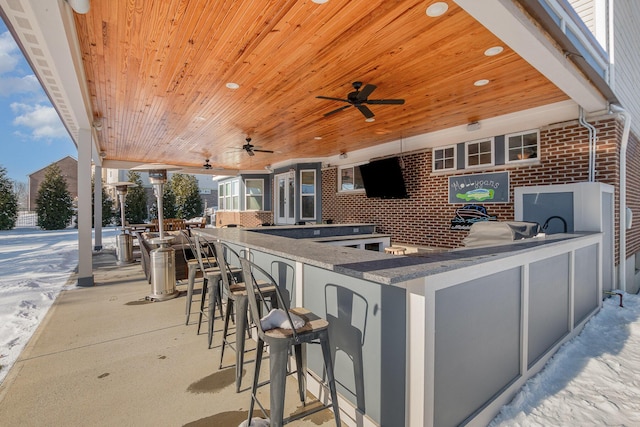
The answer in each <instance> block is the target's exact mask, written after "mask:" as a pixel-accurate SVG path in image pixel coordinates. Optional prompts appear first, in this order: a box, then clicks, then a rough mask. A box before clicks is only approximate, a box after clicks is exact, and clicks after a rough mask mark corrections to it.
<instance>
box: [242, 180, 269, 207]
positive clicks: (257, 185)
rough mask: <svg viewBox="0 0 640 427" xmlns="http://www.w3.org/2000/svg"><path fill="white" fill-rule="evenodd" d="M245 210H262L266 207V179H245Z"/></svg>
mask: <svg viewBox="0 0 640 427" xmlns="http://www.w3.org/2000/svg"><path fill="white" fill-rule="evenodd" d="M244 192H245V198H246V199H245V210H247V211H261V210H263V207H264V180H263V179H246V180H245V181H244Z"/></svg>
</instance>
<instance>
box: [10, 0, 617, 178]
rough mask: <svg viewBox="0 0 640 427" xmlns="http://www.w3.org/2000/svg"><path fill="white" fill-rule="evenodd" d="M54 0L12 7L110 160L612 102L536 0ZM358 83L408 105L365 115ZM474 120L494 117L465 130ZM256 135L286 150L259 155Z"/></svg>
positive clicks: (328, 158)
mask: <svg viewBox="0 0 640 427" xmlns="http://www.w3.org/2000/svg"><path fill="white" fill-rule="evenodd" d="M46 2H47V3H48V7H44V6H43V0H30V1H25V2H20V3H18V2H14V1H10V0H0V7H1V9H2V14H3V17H4V19H5V22H7V25H8V26H9V27H10V28H11V30H12V32H13V34H14V35H15V36H16V38H17V39H18V43H19V44H20V46H21V48H22V50H23V52H24V53H25V55H26V56H27V58H28V60H29V62H30V63H31V64H32V65H33V67H34V69H35V70H36V74H37V75H38V78H39V79H40V81H41V82H42V83H43V86H44V87H45V91H46V92H47V94H48V95H49V96H50V98H51V99H52V102H53V104H54V106H55V107H56V109H57V110H58V113H59V114H60V116H61V118H62V120H63V122H64V123H65V126H67V129H68V130H69V132H70V134H71V135H72V137H73V138H74V140H76V142H77V135H78V131H79V129H91V131H92V133H93V135H94V145H95V149H94V153H102V154H103V156H101V157H102V159H103V160H104V164H105V165H106V166H107V167H109V166H111V167H127V166H133V165H136V164H140V163H152V162H153V163H168V164H175V165H179V166H186V167H191V168H194V169H195V170H197V169H198V168H199V167H200V166H201V165H202V164H203V163H204V161H205V159H209V160H210V163H211V164H212V165H213V167H214V169H213V172H214V173H215V171H216V168H227V169H230V170H237V169H239V170H264V169H263V168H264V167H265V166H267V165H271V166H277V165H285V164H288V163H291V162H294V161H314V160H317V161H325V162H331V163H332V164H335V163H339V162H340V160H339V155H340V154H341V153H344V152H349V153H358V154H357V155H356V156H351V155H350V157H349V161H353V160H354V159H357V158H358V156H360V158H361V159H362V160H365V159H367V158H370V157H374V156H375V155H377V154H384V152H385V151H396V152H397V151H402V150H404V151H408V150H412V149H420V148H424V147H428V146H434V145H442V144H448V143H455V142H460V141H463V140H465V139H466V140H472V139H475V138H478V137H481V136H483V135H485V134H490V133H491V132H493V131H494V130H493V129H497V127H496V126H493V127H492V123H493V124H494V125H497V124H499V125H500V129H509V126H511V127H512V128H513V130H518V129H517V128H518V127H520V129H519V130H524V129H526V128H532V127H535V126H536V125H537V124H538V122H542V123H544V120H546V121H547V123H548V122H550V121H557V120H553V119H562V118H563V117H565V116H567V115H568V116H573V117H575V112H576V111H577V106H582V107H584V108H585V109H586V110H587V111H596V110H599V109H604V108H606V107H607V102H608V101H609V100H610V96H609V95H610V94H609V93H607V92H606V89H607V86H606V82H605V84H604V85H603V84H602V83H603V81H604V80H603V78H600V79H598V78H597V76H596V77H594V74H593V73H592V72H591V71H593V70H592V67H591V66H590V65H589V64H588V63H585V62H584V61H581V60H579V57H578V56H573V57H572V56H571V55H567V54H566V48H567V47H566V43H567V40H565V39H563V40H562V41H563V43H565V45H561V44H560V43H559V42H558V40H557V39H560V38H561V37H559V36H557V35H556V36H555V38H554V37H552V35H551V33H550V32H549V30H547V29H545V27H544V26H543V25H542V24H543V23H544V24H548V23H549V22H548V14H547V15H544V16H543V17H541V16H540V13H541V12H540V10H538V9H535V12H536V13H534V14H533V15H532V13H533V12H534V10H533V9H534V8H533V5H534V4H535V3H537V2H534V1H526V0H521V1H513V2H508V1H500V0H483V1H482V2H477V1H476V0H457V1H451V0H449V1H446V2H443V3H445V4H446V5H447V6H448V9H447V10H446V11H445V12H444V14H442V15H441V16H438V17H431V16H429V15H428V13H427V11H428V10H430V9H429V7H430V6H433V7H437V6H438V5H437V4H436V3H442V2H435V1H433V0H427V1H425V0H400V1H393V2H392V1H387V0H358V1H350V2H342V1H336V0H333V1H329V2H326V3H324V4H316V3H314V2H312V1H299V0H287V1H277V2H231V3H229V2H207V1H204V0H202V1H193V2H186V3H185V2H183V1H180V0H166V1H162V2H143V1H138V2H133V3H132V2H113V1H110V0H91V3H90V10H89V12H88V13H87V14H84V15H81V14H75V13H73V12H72V11H71V8H70V7H69V5H68V4H67V3H66V2H62V1H60V2H58V1H53V0H46ZM480 3H481V5H480ZM558 3H561V4H562V3H564V4H565V5H566V2H565V1H560V2H558ZM543 12H544V11H543ZM580 31H581V30H580ZM583 35H584V37H586V38H587V39H588V40H590V39H589V37H590V34H583ZM591 38H592V37H591ZM569 41H570V40H569ZM496 47H500V48H502V51H501V52H500V53H498V54H497V55H493V56H491V55H489V53H491V51H489V52H488V50H489V49H491V48H496ZM495 50H499V49H494V51H495ZM596 56H597V55H596ZM576 58H578V60H576ZM483 80H484V81H486V83H487V84H485V85H479V83H480V82H482V81H483ZM356 81H360V82H363V85H367V84H371V85H375V86H377V88H376V89H375V90H374V91H373V92H371V94H370V95H369V99H404V100H405V103H404V104H402V105H381V104H369V105H366V106H367V107H368V108H369V109H370V110H371V111H372V112H373V113H374V114H375V117H374V119H375V121H373V122H366V121H365V120H364V119H365V117H364V116H363V114H361V112H360V111H359V110H358V109H357V108H354V107H353V106H352V105H351V104H349V103H346V102H342V101H339V100H337V99H344V98H346V97H347V95H348V93H350V92H352V91H353V90H354V89H353V87H352V83H353V82H356ZM229 83H236V84H237V85H238V86H239V87H238V88H237V89H229V88H228V87H227V85H228V84H229ZM363 87H365V86H363ZM318 96H325V97H328V98H336V99H319V98H317V97H318ZM340 107H345V109H344V110H340V111H337V112H335V113H334V114H330V115H327V113H330V112H333V111H336V109H338V108H340ZM471 122H480V123H481V124H482V125H483V126H482V130H481V131H480V132H476V133H469V132H467V129H466V125H467V124H468V123H471ZM247 137H250V138H252V144H254V145H255V146H256V147H259V148H261V149H263V150H269V151H273V153H265V152H256V153H255V155H254V156H249V155H248V153H247V152H246V151H245V150H243V149H242V146H243V145H244V144H245V139H246V138H247ZM96 155H97V154H96ZM96 155H94V157H96ZM200 172H202V171H200Z"/></svg>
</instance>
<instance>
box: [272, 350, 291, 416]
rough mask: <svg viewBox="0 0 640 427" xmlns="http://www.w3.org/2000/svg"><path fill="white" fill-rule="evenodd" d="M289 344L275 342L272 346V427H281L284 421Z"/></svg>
mask: <svg viewBox="0 0 640 427" xmlns="http://www.w3.org/2000/svg"><path fill="white" fill-rule="evenodd" d="M288 350H289V345H288V343H286V342H285V343H280V342H273V343H271V344H270V354H269V371H270V372H269V374H270V380H271V382H270V384H269V391H270V396H269V399H270V403H271V407H270V408H269V409H270V410H271V414H270V415H271V416H270V420H271V422H270V424H269V426H270V427H281V426H282V424H283V419H284V393H285V385H286V380H287V359H288V358H289V351H288Z"/></svg>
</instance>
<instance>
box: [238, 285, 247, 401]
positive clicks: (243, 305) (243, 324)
mask: <svg viewBox="0 0 640 427" xmlns="http://www.w3.org/2000/svg"><path fill="white" fill-rule="evenodd" d="M248 305H249V300H248V299H247V297H239V298H236V307H235V310H236V393H239V392H240V385H241V384H242V367H243V365H244V332H245V330H246V328H247V325H248V323H249V322H248V321H247V320H248V319H247V308H248Z"/></svg>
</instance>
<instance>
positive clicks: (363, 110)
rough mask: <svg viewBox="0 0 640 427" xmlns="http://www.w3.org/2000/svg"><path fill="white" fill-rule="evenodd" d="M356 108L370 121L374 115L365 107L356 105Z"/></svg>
mask: <svg viewBox="0 0 640 427" xmlns="http://www.w3.org/2000/svg"><path fill="white" fill-rule="evenodd" d="M356 108H357V109H358V110H360V112H361V113H362V114H363V115H364V116H365V117H366V118H367V119H370V118H371V117H373V116H374V115H375V114H373V111H371V110H370V109H369V108H368V107H367V106H366V105H356Z"/></svg>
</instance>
